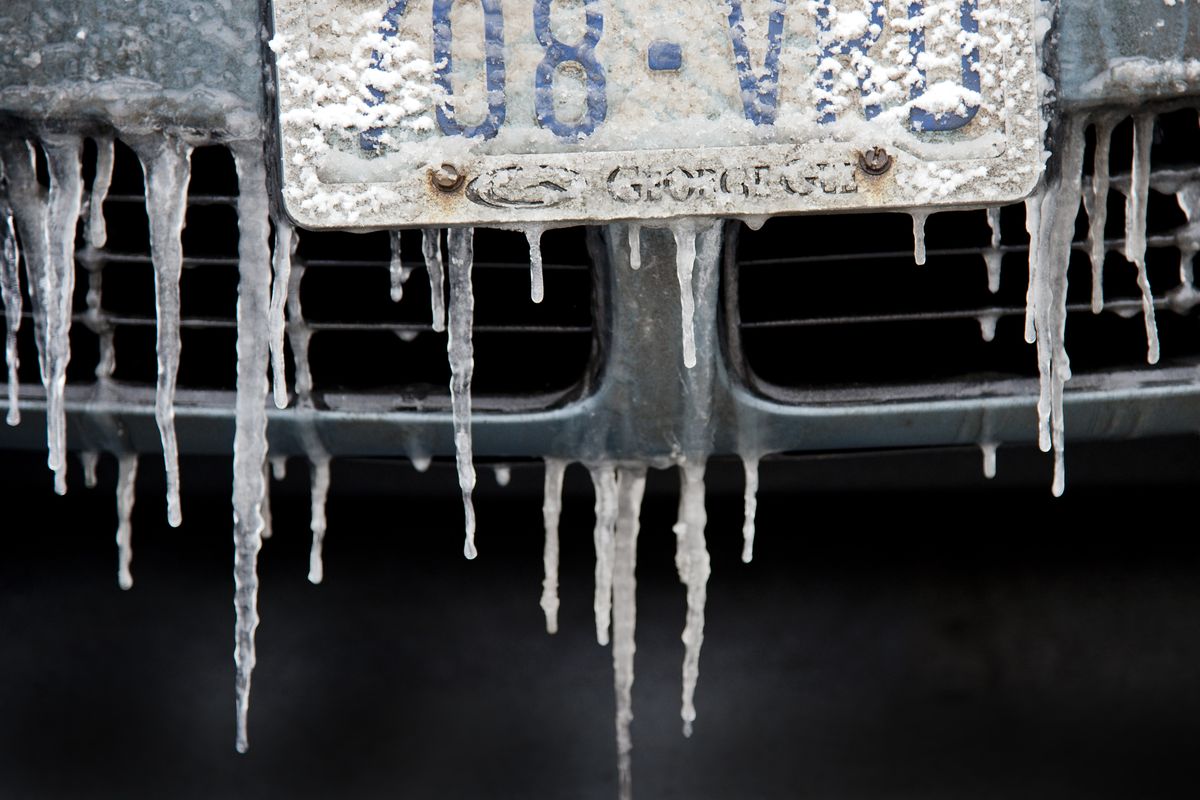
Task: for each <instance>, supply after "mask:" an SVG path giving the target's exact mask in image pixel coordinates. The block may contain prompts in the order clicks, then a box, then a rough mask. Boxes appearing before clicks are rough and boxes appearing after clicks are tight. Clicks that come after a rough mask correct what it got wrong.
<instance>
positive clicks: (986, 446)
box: [979, 442, 999, 481]
mask: <svg viewBox="0 0 1200 800" xmlns="http://www.w3.org/2000/svg"><path fill="white" fill-rule="evenodd" d="M998 447H999V445H998V444H996V443H995V442H984V443H983V444H981V445H979V450H980V452H982V453H983V477H985V478H987V479H988V480H989V481H990V480H992V479H993V478H995V477H996V449H997V448H998Z"/></svg>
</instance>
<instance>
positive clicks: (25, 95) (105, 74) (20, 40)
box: [0, 0, 264, 136]
mask: <svg viewBox="0 0 1200 800" xmlns="http://www.w3.org/2000/svg"><path fill="white" fill-rule="evenodd" d="M262 29H263V28H262V21H261V9H260V4H259V1H258V0H227V1H226V2H220V3H216V2H207V0H182V1H181V0H137V2H117V3H114V2H109V1H108V0H82V2H74V1H73V0H48V1H47V0H5V2H4V3H3V4H0V114H8V115H12V116H14V117H16V118H18V119H20V120H23V121H27V122H32V123H46V124H51V125H65V124H76V125H78V124H81V123H84V124H98V123H100V124H116V125H117V126H118V127H121V128H123V129H161V128H164V127H182V128H191V129H196V130H199V131H206V132H209V133H213V134H217V135H221V136H229V135H238V136H245V135H254V134H256V133H257V132H258V131H259V130H260V129H261V123H260V120H261V118H262V116H263V113H264V106H263V91H262V74H263V73H262V61H261V57H260V42H261V37H260V32H261V31H262Z"/></svg>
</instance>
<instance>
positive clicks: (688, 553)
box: [674, 463, 711, 736]
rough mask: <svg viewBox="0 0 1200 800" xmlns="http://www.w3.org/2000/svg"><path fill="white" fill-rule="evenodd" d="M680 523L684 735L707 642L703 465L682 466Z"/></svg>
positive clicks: (677, 546)
mask: <svg viewBox="0 0 1200 800" xmlns="http://www.w3.org/2000/svg"><path fill="white" fill-rule="evenodd" d="M680 478H681V481H680V492H679V521H678V522H676V523H675V529H674V530H675V568H676V569H677V570H678V571H679V580H680V581H681V582H682V583H683V585H684V586H686V587H687V624H686V625H685V626H684V628H683V637H682V639H683V644H684V657H683V707H682V710H681V712H680V716H681V717H682V718H683V735H684V736H691V735H692V725H693V723H694V722H695V721H696V706H695V702H694V698H695V695H696V682H697V681H698V680H699V678H700V646H701V645H702V644H703V643H704V603H705V599H706V597H707V593H708V576H709V574H710V573H711V569H710V567H709V557H708V545H707V543H706V542H705V540H704V526H705V525H706V524H707V522H708V514H707V513H706V512H705V510H704V466H703V465H702V464H699V465H694V464H686V463H685V464H682V465H680Z"/></svg>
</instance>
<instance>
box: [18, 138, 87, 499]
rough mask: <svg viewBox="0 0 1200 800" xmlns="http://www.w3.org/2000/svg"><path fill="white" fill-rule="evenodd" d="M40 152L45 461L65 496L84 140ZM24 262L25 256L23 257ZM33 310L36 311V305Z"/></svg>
mask: <svg viewBox="0 0 1200 800" xmlns="http://www.w3.org/2000/svg"><path fill="white" fill-rule="evenodd" d="M42 149H43V150H44V151H45V153H46V165H47V167H48V168H49V171H50V202H49V206H48V208H47V214H46V224H47V228H48V229H47V240H48V242H49V254H50V258H49V262H48V266H49V273H48V275H49V281H48V289H49V292H48V293H47V295H46V300H47V302H46V309H47V310H48V312H49V315H48V318H47V320H46V353H47V362H48V364H47V366H48V369H46V370H44V373H43V377H44V378H45V377H49V383H48V385H47V387H46V395H47V396H46V423H47V431H48V433H49V437H48V438H49V445H50V447H49V449H50V456H49V459H48V463H49V465H50V468H51V469H52V470H54V491H55V492H57V493H58V494H66V493H67V412H66V403H65V392H66V386H67V363H68V362H69V361H70V360H71V339H70V333H71V301H72V298H73V296H74V293H75V232H76V227H77V225H78V222H79V212H80V209H81V207H82V205H83V177H82V171H83V164H82V157H83V140H82V139H80V137H79V136H77V135H75V134H45V135H43V137H42ZM27 258H28V256H27ZM35 310H36V307H35Z"/></svg>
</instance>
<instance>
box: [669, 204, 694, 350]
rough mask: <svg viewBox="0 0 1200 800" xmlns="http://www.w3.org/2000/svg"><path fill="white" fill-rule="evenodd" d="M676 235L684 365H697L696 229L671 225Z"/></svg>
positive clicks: (689, 226) (687, 225) (680, 224)
mask: <svg viewBox="0 0 1200 800" xmlns="http://www.w3.org/2000/svg"><path fill="white" fill-rule="evenodd" d="M671 233H673V234H674V235H675V271H676V273H677V275H678V276H679V300H680V312H681V316H682V318H683V365H684V366H685V367H687V368H688V369H691V368H692V367H694V366H696V322H695V316H696V296H695V290H694V289H693V287H692V271H693V269H694V268H695V266H696V230H695V228H694V227H692V225H691V224H690V223H688V222H678V223H675V224H674V225H672V226H671Z"/></svg>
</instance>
